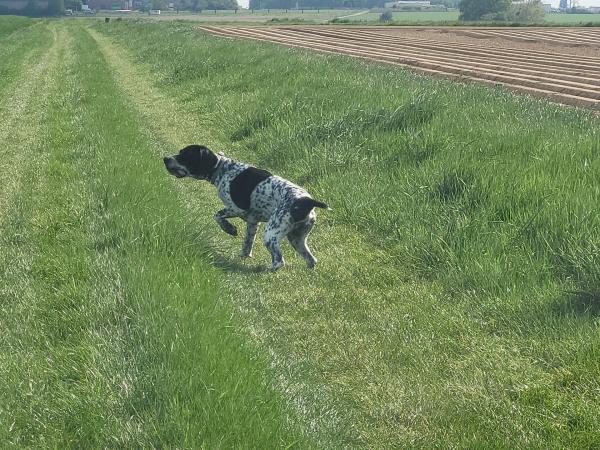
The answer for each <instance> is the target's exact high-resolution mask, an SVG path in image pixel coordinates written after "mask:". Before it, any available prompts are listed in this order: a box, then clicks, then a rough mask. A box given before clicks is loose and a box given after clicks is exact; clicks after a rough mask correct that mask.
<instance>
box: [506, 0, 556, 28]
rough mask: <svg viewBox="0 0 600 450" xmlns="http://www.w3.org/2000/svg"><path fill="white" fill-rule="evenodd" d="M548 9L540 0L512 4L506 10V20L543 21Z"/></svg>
mask: <svg viewBox="0 0 600 450" xmlns="http://www.w3.org/2000/svg"><path fill="white" fill-rule="evenodd" d="M545 15H546V11H545V10H544V5H542V2H541V1H540V0H531V1H528V2H525V3H519V4H516V5H511V7H510V8H509V9H508V11H507V12H506V20H508V21H510V22H524V23H541V22H543V21H544V16H545Z"/></svg>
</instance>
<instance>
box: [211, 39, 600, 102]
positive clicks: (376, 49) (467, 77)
mask: <svg viewBox="0 0 600 450" xmlns="http://www.w3.org/2000/svg"><path fill="white" fill-rule="evenodd" d="M202 29H203V30H205V31H208V32H210V33H212V34H215V35H219V36H226V37H233V38H244V39H252V40H258V41H270V42H276V43H279V44H283V45H287V46H292V47H301V48H306V49H312V50H317V51H320V52H325V53H342V54H346V55H349V56H354V57H359V58H365V59H370V60H375V61H381V62H386V63H390V64H396V65H400V66H405V67H410V68H412V69H414V70H417V71H419V72H423V73H427V74H431V75H438V76H444V77H449V78H453V79H458V80H461V81H474V82H479V83H485V84H491V85H500V86H504V87H505V88H507V89H511V90H515V91H519V92H524V93H527V94H531V95H537V96H543V97H546V98H549V99H551V100H553V101H556V102H559V103H564V104H570V105H578V106H586V107H590V108H593V109H600V57H598V56H595V55H596V54H598V53H597V50H599V49H600V30H595V29H586V28H569V29H563V28H549V29H539V28H531V29H511V28H506V29H485V30H480V29H472V28H469V29H464V28H463V29H454V30H452V31H448V30H443V32H444V33H448V32H450V33H453V34H455V35H457V39H455V40H453V41H452V42H450V41H448V40H447V39H437V38H436V35H435V34H434V33H435V32H437V33H439V32H440V31H442V30H440V29H432V30H429V31H430V32H429V33H425V36H426V37H423V38H421V37H418V36H415V35H418V33H417V32H416V30H415V29H409V30H406V32H404V31H403V30H401V29H400V30H398V29H396V30H394V32H393V33H390V30H389V28H388V29H385V28H373V29H365V28H322V27H284V28H240V27H202ZM439 36H440V37H441V34H440V35H439ZM461 36H463V37H464V39H462V40H461ZM473 38H476V39H473ZM492 40H493V41H494V43H493V44H492V42H491V41H492ZM497 40H501V41H502V42H503V43H504V45H501V46H499V45H498V44H497ZM474 41H475V42H474ZM511 42H515V45H514V46H513V45H510V43H511ZM527 44H531V48H528V47H527ZM540 45H543V46H544V48H545V50H540ZM581 47H584V49H583V51H574V50H579V49H580V48H581Z"/></svg>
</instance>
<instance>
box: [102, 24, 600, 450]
mask: <svg viewBox="0 0 600 450" xmlns="http://www.w3.org/2000/svg"><path fill="white" fill-rule="evenodd" d="M96 29H97V30H98V31H99V32H101V33H103V34H105V35H106V36H108V37H109V39H107V38H106V37H104V38H102V37H100V35H97V34H95V36H96V39H97V40H98V42H100V44H101V47H102V48H103V52H104V54H105V56H106V58H107V60H108V61H109V63H110V64H111V65H112V66H113V68H114V70H115V73H116V74H118V77H117V78H118V79H119V80H120V83H121V85H122V89H123V92H124V93H125V94H126V95H127V96H129V98H130V101H131V102H132V104H134V105H136V108H137V109H138V110H139V111H140V114H141V115H142V116H143V117H145V118H146V120H147V123H148V127H149V129H150V130H153V131H152V132H154V133H157V134H160V135H162V136H163V139H164V142H165V143H168V144H170V145H172V147H174V148H178V147H179V146H182V145H184V144H186V143H189V142H191V141H197V142H203V143H206V144H209V145H210V146H213V147H214V148H215V150H224V151H225V152H226V153H229V154H232V155H233V156H235V157H238V158H240V159H243V160H246V161H249V162H253V163H256V164H258V165H260V166H262V167H266V168H269V169H272V170H273V171H275V172H276V173H278V174H280V175H283V176H285V177H287V178H290V179H292V180H295V181H297V182H299V183H301V184H303V185H305V186H307V187H308V188H309V190H310V191H311V192H313V194H314V195H315V197H317V198H319V199H322V200H324V201H327V202H328V203H330V204H331V205H332V207H333V211H332V212H324V213H321V214H320V217H321V220H320V224H319V226H318V229H317V231H316V232H315V235H314V237H313V239H312V242H313V246H314V248H315V250H316V254H317V257H319V258H320V261H321V266H320V267H318V268H317V270H316V271H315V272H310V271H306V270H305V269H304V268H303V264H302V263H301V262H300V261H299V260H298V259H297V258H295V257H294V256H293V255H292V254H291V251H290V249H289V248H288V249H287V250H286V252H285V253H286V254H287V258H288V261H289V263H290V265H289V267H287V268H286V269H284V270H282V271H281V272H279V273H277V274H275V275H264V274H260V273H256V268H257V267H260V266H264V265H266V264H267V262H268V259H267V255H266V254H265V252H264V251H258V252H257V255H256V258H255V259H256V262H254V261H250V262H240V261H239V260H237V259H236V254H237V253H238V252H239V248H238V247H239V245H240V242H239V240H237V241H236V240H233V239H231V238H229V237H228V236H224V235H221V234H217V235H215V236H214V237H212V238H211V241H212V242H213V245H214V249H213V253H214V255H213V258H214V260H215V263H216V264H217V265H218V266H221V267H223V268H224V273H226V274H228V282H227V283H226V284H225V285H224V291H223V294H222V297H223V298H226V300H225V301H227V302H228V303H229V304H230V305H231V307H233V308H236V307H237V308H239V309H240V310H242V311H243V312H244V313H245V314H246V324H247V329H248V330H249V333H250V334H251V335H252V336H254V338H255V339H256V341H257V342H258V343H259V344H260V345H261V348H263V349H264V350H265V352H268V354H269V355H270V361H271V364H272V369H271V371H270V374H271V376H272V378H273V383H274V385H275V386H276V387H278V388H279V389H281V390H283V391H285V392H286V396H287V398H288V406H289V408H291V410H292V411H294V413H295V414H296V417H297V418H298V420H299V423H300V424H303V426H304V428H305V430H306V431H307V432H308V433H310V434H311V435H312V436H313V437H314V438H315V440H316V441H317V442H319V443H320V444H321V445H323V446H326V447H328V446H341V445H370V446H375V447H381V446H390V445H399V446H403V445H404V446H414V445H421V446H424V447H428V448H431V447H432V446H435V445H438V446H444V445H448V443H454V444H456V445H458V446H481V445H487V446H493V447H507V448H515V447H525V446H529V447H531V446H539V447H540V448H560V447H564V446H569V447H581V448H585V447H587V446H590V445H592V444H593V443H595V442H597V441H598V439H599V437H600V436H599V433H600V430H599V429H598V426H597V424H598V422H599V421H600V399H599V394H598V393H599V392H600V383H599V375H600V367H599V363H598V361H600V359H599V358H598V357H599V355H598V348H599V347H598V344H600V341H599V335H598V315H599V314H600V271H599V269H598V268H599V267H600V232H599V230H600V227H599V225H600V223H599V222H600V218H599V216H598V211H597V205H598V201H599V200H600V184H599V183H598V180H597V176H596V174H597V171H598V168H599V167H598V166H599V164H600V153H599V152H600V148H599V145H600V136H599V134H598V130H599V129H600V127H599V126H598V125H599V122H598V118H597V116H595V115H594V114H593V113H591V112H588V111H583V110H578V109H574V108H565V107H561V106H557V105H552V104H548V103H546V102H544V101H538V100H535V99H529V98H527V97H519V96H515V95H512V94H509V93H506V92H505V91H503V90H502V89H489V88H484V87H477V86H464V85H460V84H455V83H451V82H447V81H440V80H432V79H429V78H426V77H421V76H417V75H412V74H410V73H408V72H405V71H403V70H399V69H397V68H392V67H386V66H380V65H375V64H365V63H363V62H360V61H355V60H348V59H346V58H344V57H341V56H340V57H337V56H322V55H315V54H311V53H307V52H304V51H299V50H290V49H284V48H279V47H276V46H274V45H271V44H255V43H248V42H239V41H230V40H224V39H218V38H214V37H211V36H207V35H205V34H202V33H199V32H196V31H195V30H194V29H193V28H192V27H191V26H189V25H183V24H162V25H161V24H148V23H126V22H123V23H121V24H112V23H111V24H110V25H109V26H105V25H99V26H97V28H96ZM98 31H97V32H98ZM97 32H96V33H97ZM125 50H126V51H128V52H130V53H131V55H132V57H133V59H130V57H129V56H128V53H127V52H125ZM134 75H135V76H134ZM181 185H182V186H183V187H184V188H183V191H182V195H183V197H184V198H185V199H186V201H187V204H186V207H187V208H188V210H189V213H190V214H191V215H193V216H194V220H195V221H196V223H197V224H198V226H199V227H206V228H207V229H210V230H214V229H215V226H214V224H213V223H212V220H211V218H210V215H211V214H210V212H211V211H212V210H213V209H214V208H216V207H217V205H218V202H216V201H215V194H214V192H213V191H212V190H211V189H210V188H207V187H206V188H205V187H203V186H202V185H201V184H200V183H197V182H192V181H189V182H185V181H184V182H182V183H181Z"/></svg>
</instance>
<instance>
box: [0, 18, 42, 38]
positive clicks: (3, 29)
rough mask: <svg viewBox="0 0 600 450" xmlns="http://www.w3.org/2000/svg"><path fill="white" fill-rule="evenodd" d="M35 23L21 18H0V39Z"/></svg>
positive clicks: (32, 20)
mask: <svg viewBox="0 0 600 450" xmlns="http://www.w3.org/2000/svg"><path fill="white" fill-rule="evenodd" d="M35 22H36V21H35V20H34V19H30V18H28V17H21V16H0V38H2V37H4V36H6V35H9V34H10V33H12V32H14V31H16V30H18V29H20V28H25V27H28V26H31V25H33V24H34V23H35Z"/></svg>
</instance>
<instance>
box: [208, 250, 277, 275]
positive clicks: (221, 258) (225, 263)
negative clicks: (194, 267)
mask: <svg viewBox="0 0 600 450" xmlns="http://www.w3.org/2000/svg"><path fill="white" fill-rule="evenodd" d="M212 259H213V263H214V265H215V266H216V267H218V268H219V269H222V270H225V271H227V272H235V273H245V274H260V273H269V271H268V267H267V266H266V265H265V264H260V265H256V266H248V265H246V264H244V263H243V262H241V261H239V260H238V259H231V258H228V257H226V256H225V255H222V254H219V253H217V252H216V251H215V252H213V256H212Z"/></svg>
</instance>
